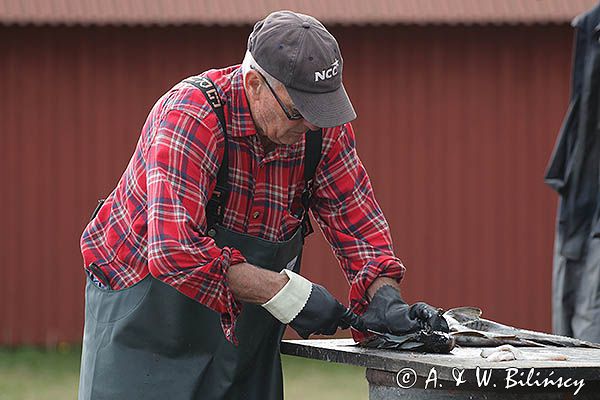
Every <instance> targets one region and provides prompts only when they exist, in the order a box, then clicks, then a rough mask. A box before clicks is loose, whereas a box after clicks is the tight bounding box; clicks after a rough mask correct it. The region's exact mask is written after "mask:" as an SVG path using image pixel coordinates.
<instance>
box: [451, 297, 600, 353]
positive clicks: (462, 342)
mask: <svg viewBox="0 0 600 400" xmlns="http://www.w3.org/2000/svg"><path fill="white" fill-rule="evenodd" d="M481 314H482V311H481V309H479V308H477V307H458V308H453V309H451V310H448V311H446V312H445V313H444V314H443V315H444V319H445V320H446V322H448V326H449V328H450V335H451V336H452V337H453V338H454V339H455V341H456V344H457V345H458V346H464V347H489V346H500V345H503V344H510V345H513V346H542V347H543V346H557V347H590V348H595V349H600V344H596V343H592V342H587V341H585V340H579V339H573V338H570V337H566V336H559V335H551V334H548V333H543V332H535V331H530V330H527V329H519V328H515V327H512V326H509V325H504V324H500V323H498V322H495V321H491V320H488V319H484V318H481Z"/></svg>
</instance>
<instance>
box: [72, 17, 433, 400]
mask: <svg viewBox="0 0 600 400" xmlns="http://www.w3.org/2000/svg"><path fill="white" fill-rule="evenodd" d="M342 71H343V60H342V56H341V54H340V50H339V47H338V44H337V42H336V40H335V39H334V37H333V36H332V35H331V34H330V33H329V32H328V31H327V30H326V29H325V27H324V26H323V25H322V24H321V23H320V22H319V21H317V20H316V19H314V18H312V17H310V16H307V15H302V14H296V13H293V12H289V11H281V12H275V13H272V14H270V15H269V16H267V17H266V18H265V19H264V20H262V21H259V22H258V23H257V24H256V25H255V26H254V30H253V31H252V33H251V34H250V37H249V40H248V51H247V52H246V56H245V58H244V61H243V63H242V65H241V66H233V67H229V68H225V69H221V70H210V71H206V72H204V73H202V74H200V75H198V76H195V77H192V78H188V79H186V80H184V81H182V82H180V83H179V84H177V85H176V86H175V87H173V88H172V89H171V90H170V91H169V92H168V93H166V94H165V95H164V96H163V97H162V98H161V99H160V100H158V102H157V103H156V104H155V105H154V107H153V108H152V110H151V112H150V114H149V116H148V118H147V120H146V123H145V125H144V127H143V130H142V133H141V137H140V139H139V142H138V145H137V147H136V149H135V152H134V154H133V157H132V158H131V161H130V163H129V165H128V166H127V169H126V170H125V172H124V174H123V176H122V177H121V179H120V181H119V182H118V184H117V187H116V188H115V189H114V190H113V192H112V193H111V194H110V195H109V196H108V198H107V199H106V200H105V201H104V203H103V204H101V207H99V209H98V210H97V213H96V214H95V216H94V217H93V218H92V221H91V222H90V223H89V225H88V226H87V227H86V229H85V231H84V233H83V237H82V239H81V247H82V253H83V258H84V264H85V267H86V271H87V273H88V277H89V279H88V283H87V286H86V315H85V317H86V321H85V331H84V338H83V356H82V365H81V379H80V389H79V398H80V399H112V400H114V399H166V398H174V399H227V400H231V399H257V400H258V399H260V400H264V399H281V398H282V396H283V394H282V393H283V390H282V376H281V364H280V358H279V341H280V340H281V336H282V334H283V330H284V327H285V324H289V325H290V326H291V327H292V328H293V329H295V330H296V331H297V332H298V333H299V334H300V335H301V336H302V337H305V338H306V337H308V336H309V335H311V334H315V333H317V334H326V335H330V334H333V333H335V331H336V330H337V328H338V327H340V326H341V327H347V324H346V321H344V320H343V318H342V317H343V315H344V312H345V311H346V310H345V307H344V306H343V305H342V304H341V303H339V302H338V301H337V300H336V299H335V298H334V297H333V296H332V295H331V294H330V293H329V292H328V291H327V290H326V289H325V288H324V287H322V286H320V285H317V284H314V283H312V282H310V281H308V280H307V279H305V278H304V277H302V276H301V275H299V274H298V272H299V268H300V259H301V253H302V246H303V243H304V237H305V236H306V235H308V234H309V233H310V232H311V231H312V229H311V226H310V221H309V218H308V211H309V209H310V210H312V213H313V216H314V217H315V219H316V220H317V221H318V223H319V225H320V226H321V228H322V230H323V232H324V234H325V237H326V238H327V240H328V241H329V243H330V244H331V246H332V247H333V249H334V252H335V254H336V256H337V258H338V260H339V262H340V264H341V266H342V268H343V271H344V273H345V274H346V276H347V279H348V281H349V282H350V285H351V286H350V295H349V297H350V305H351V308H352V310H353V311H355V312H356V313H358V314H360V315H363V323H364V327H366V328H369V329H373V330H377V331H385V332H392V333H396V334H399V333H404V332H410V331H414V330H416V329H419V327H420V326H421V324H423V323H429V324H430V325H435V324H436V321H435V319H436V317H435V315H434V314H436V313H435V310H434V309H433V308H432V307H430V306H426V305H425V306H424V305H423V304H422V303H421V305H420V306H417V307H415V306H414V305H413V306H409V305H408V304H406V303H405V302H404V301H403V300H402V298H401V297H400V293H399V286H398V282H399V281H400V279H401V278H402V275H403V272H404V267H403V266H402V264H401V262H400V260H399V259H398V258H396V257H395V256H394V254H393V251H392V243H391V238H390V233H389V228H388V224H387V222H386V220H385V218H384V216H383V214H382V212H381V209H380V208H379V206H378V204H377V202H376V201H375V198H374V196H373V192H372V189H371V184H370V182H369V178H368V176H367V173H366V171H365V169H364V168H363V165H362V164H361V162H360V160H359V158H358V156H357V154H356V150H355V146H354V132H353V130H352V126H351V125H350V121H351V120H353V119H354V118H355V117H356V114H355V112H354V109H353V107H352V105H351V103H350V100H349V99H348V96H347V95H346V91H345V89H344V86H343V85H342ZM438 328H439V327H438ZM442 328H443V327H442ZM353 334H354V335H355V338H359V337H360V335H361V333H359V332H356V331H354V332H353Z"/></svg>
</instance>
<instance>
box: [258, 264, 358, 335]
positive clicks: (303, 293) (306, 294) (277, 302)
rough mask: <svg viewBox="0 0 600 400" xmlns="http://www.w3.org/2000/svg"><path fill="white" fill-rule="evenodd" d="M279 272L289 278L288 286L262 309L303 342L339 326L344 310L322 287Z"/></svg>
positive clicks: (332, 331) (329, 332) (292, 273)
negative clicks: (302, 339)
mask: <svg viewBox="0 0 600 400" xmlns="http://www.w3.org/2000/svg"><path fill="white" fill-rule="evenodd" d="M282 273H284V274H286V275H287V276H288V277H289V281H288V283H287V284H286V285H285V286H284V287H283V289H281V291H279V293H277V294H276V295H275V296H273V298H271V299H270V300H269V301H268V302H266V303H265V304H263V307H264V308H265V309H267V311H269V312H270V313H271V314H272V315H273V316H274V317H275V318H277V319H278V320H279V321H281V322H282V323H284V324H289V325H290V327H292V329H294V330H295V331H296V332H298V334H299V335H300V336H301V337H303V338H304V339H307V338H308V337H309V336H310V335H312V334H320V335H333V334H334V333H335V332H336V331H337V328H338V326H339V325H343V324H342V323H341V319H342V316H343V315H344V313H345V311H346V307H344V305H343V304H342V303H340V302H339V301H338V300H337V299H336V298H335V297H333V296H332V295H331V293H329V292H328V291H327V289H325V288H324V287H323V286H321V285H317V284H316V283H312V282H310V281H309V280H308V279H306V278H304V277H302V276H300V275H298V274H296V273H294V272H292V271H289V270H284V271H282Z"/></svg>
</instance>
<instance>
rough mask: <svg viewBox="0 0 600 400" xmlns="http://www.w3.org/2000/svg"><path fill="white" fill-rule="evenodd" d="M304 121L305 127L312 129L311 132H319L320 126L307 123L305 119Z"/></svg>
mask: <svg viewBox="0 0 600 400" xmlns="http://www.w3.org/2000/svg"><path fill="white" fill-rule="evenodd" d="M302 121H303V122H302V123H303V124H304V126H306V127H307V128H308V129H310V130H311V131H316V130H318V129H319V127H318V126H316V125H313V124H311V123H310V122H308V121H307V120H305V119H303V120H302Z"/></svg>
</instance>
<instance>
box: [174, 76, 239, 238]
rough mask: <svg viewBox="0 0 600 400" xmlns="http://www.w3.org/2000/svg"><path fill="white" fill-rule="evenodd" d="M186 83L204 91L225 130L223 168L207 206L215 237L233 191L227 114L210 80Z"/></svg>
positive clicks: (197, 78)
mask: <svg viewBox="0 0 600 400" xmlns="http://www.w3.org/2000/svg"><path fill="white" fill-rule="evenodd" d="M184 82H187V83H190V84H192V85H194V86H195V87H197V88H198V89H200V90H201V91H202V93H203V94H204V97H206V100H207V101H208V103H209V104H210V106H211V107H212V109H213V111H214V112H215V114H216V115H217V117H218V119H219V124H220V125H221V129H222V130H223V137H224V138H225V146H224V150H223V159H222V160H221V166H220V167H219V172H218V173H217V184H216V185H215V188H214V190H213V192H212V195H211V197H210V200H209V201H208V204H207V205H206V227H207V230H208V235H209V236H214V233H213V234H212V235H211V231H213V232H214V229H213V226H214V225H215V224H221V223H222V222H223V215H224V214H225V206H226V205H227V199H228V198H229V192H230V189H231V188H230V187H229V182H228V181H227V168H228V167H229V157H228V151H227V150H228V149H227V147H228V146H227V124H226V122H225V112H224V111H223V103H222V101H221V97H220V96H219V92H217V88H216V87H215V84H214V83H213V81H212V80H211V79H210V78H208V77H205V76H192V77H191V78H188V79H185V80H184Z"/></svg>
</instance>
